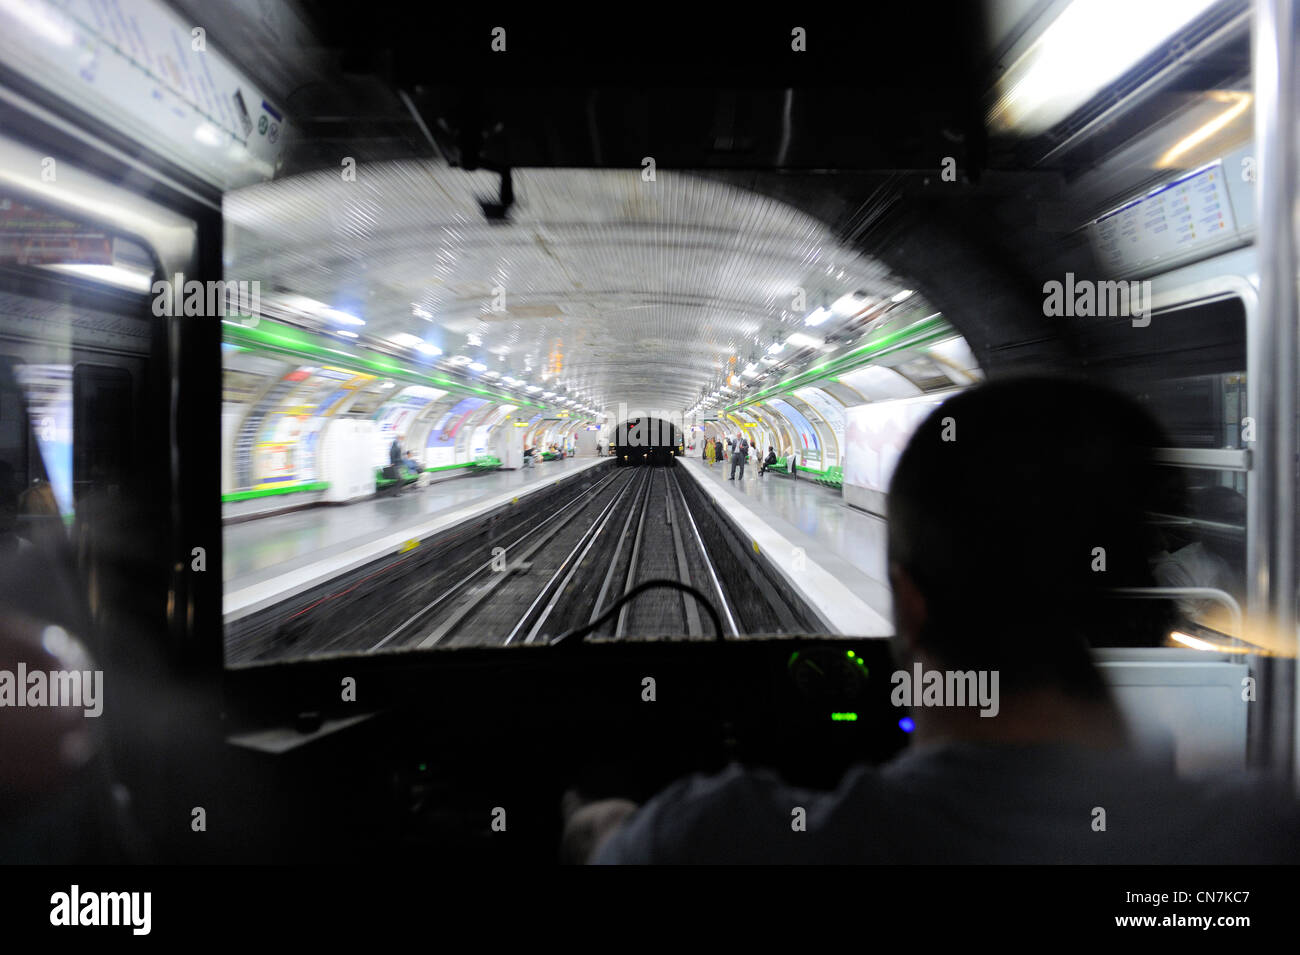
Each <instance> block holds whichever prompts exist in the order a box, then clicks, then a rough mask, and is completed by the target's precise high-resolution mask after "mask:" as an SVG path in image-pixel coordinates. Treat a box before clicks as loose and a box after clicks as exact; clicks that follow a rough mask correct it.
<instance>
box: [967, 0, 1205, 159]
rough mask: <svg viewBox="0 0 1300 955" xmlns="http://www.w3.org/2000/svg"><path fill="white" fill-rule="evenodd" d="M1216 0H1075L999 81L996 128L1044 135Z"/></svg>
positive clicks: (991, 114) (991, 118)
mask: <svg viewBox="0 0 1300 955" xmlns="http://www.w3.org/2000/svg"><path fill="white" fill-rule="evenodd" d="M1215 2H1217V0H1141V2H1138V3H1134V2H1133V0H1073V2H1072V3H1071V4H1070V5H1069V6H1067V7H1066V8H1065V10H1063V11H1062V12H1061V15H1060V16H1058V17H1057V18H1056V19H1055V20H1054V21H1053V22H1052V23H1051V24H1050V25H1049V26H1048V27H1047V28H1046V29H1045V30H1043V32H1042V33H1041V34H1040V35H1039V36H1038V38H1037V39H1036V40H1034V42H1033V44H1032V45H1031V46H1030V47H1029V49H1028V50H1026V51H1025V53H1024V54H1023V55H1022V56H1021V57H1020V58H1019V59H1018V60H1016V61H1015V63H1013V64H1011V66H1010V68H1008V69H1007V71H1006V73H1004V74H1003V76H1002V78H1001V79H1000V80H998V83H997V86H996V87H995V89H996V93H997V96H998V99H997V102H996V103H995V104H994V106H993V108H992V109H991V110H990V111H989V115H988V123H989V126H990V128H992V129H993V131H994V132H999V133H1007V132H1012V131H1014V132H1017V133H1019V134H1022V135H1027V136H1036V135H1038V134H1039V133H1043V132H1046V131H1047V130H1048V129H1050V128H1051V127H1052V126H1055V125H1056V124H1057V123H1059V122H1060V121H1061V120H1063V119H1065V118H1066V117H1068V116H1069V115H1071V114H1072V113H1074V112H1075V111H1076V110H1078V109H1079V108H1080V107H1081V106H1083V105H1084V104H1085V103H1087V102H1088V101H1089V100H1090V99H1092V98H1093V97H1094V96H1096V95H1098V94H1099V93H1101V92H1102V91H1103V90H1104V89H1105V88H1106V87H1107V86H1109V85H1111V84H1112V83H1114V82H1115V81H1116V80H1118V79H1119V78H1120V77H1121V76H1123V75H1124V74H1125V73H1127V72H1128V71H1129V70H1130V69H1132V68H1133V67H1134V66H1136V65H1137V64H1138V63H1139V62H1141V61H1142V60H1143V59H1144V58H1145V57H1146V56H1148V55H1149V54H1150V53H1151V52H1152V51H1153V50H1155V49H1156V48H1157V47H1159V46H1160V45H1161V44H1162V43H1164V42H1165V41H1166V40H1168V39H1169V38H1170V37H1172V36H1173V35H1174V34H1176V33H1178V32H1179V31H1180V30H1182V29H1183V28H1184V27H1186V26H1187V25H1188V24H1189V23H1191V22H1192V21H1193V20H1195V19H1196V18H1197V17H1199V16H1200V15H1201V14H1202V13H1203V12H1205V10H1207V9H1209V7H1211V6H1212V5H1213V4H1214V3H1215Z"/></svg>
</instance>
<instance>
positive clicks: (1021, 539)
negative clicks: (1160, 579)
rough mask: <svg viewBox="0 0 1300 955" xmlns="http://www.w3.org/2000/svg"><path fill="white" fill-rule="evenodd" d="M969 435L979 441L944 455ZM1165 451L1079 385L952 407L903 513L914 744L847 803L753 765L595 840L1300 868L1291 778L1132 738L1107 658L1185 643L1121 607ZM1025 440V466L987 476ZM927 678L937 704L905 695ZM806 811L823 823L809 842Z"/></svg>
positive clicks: (697, 853)
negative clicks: (1099, 653) (936, 689)
mask: <svg viewBox="0 0 1300 955" xmlns="http://www.w3.org/2000/svg"><path fill="white" fill-rule="evenodd" d="M954 420H955V421H958V422H960V424H961V427H963V428H964V429H965V430H964V431H963V432H962V437H961V440H959V441H950V440H946V434H945V431H944V429H945V427H947V425H946V424H945V422H952V421H954ZM1166 441H1167V439H1166V438H1165V437H1164V436H1163V435H1162V434H1161V433H1160V429H1159V427H1158V426H1157V425H1156V424H1155V422H1154V421H1153V420H1152V419H1151V417H1150V416H1149V413H1148V412H1147V411H1145V410H1144V409H1143V408H1142V407H1141V406H1139V405H1137V404H1135V403H1134V402H1133V401H1132V400H1130V399H1128V398H1126V397H1121V396H1120V395H1117V394H1115V393H1113V392H1110V391H1107V390H1104V389H1101V388H1098V387H1096V386H1093V385H1090V384H1086V383H1083V382H1077V381H1069V380H1062V379H1029V380H1021V381H1016V380H1010V381H1002V382H998V383H994V384H985V385H980V386H977V387H975V388H972V389H970V390H969V391H965V392H962V393H961V394H958V395H956V396H954V397H951V398H949V399H948V400H947V401H945V402H944V403H943V405H942V406H941V407H940V408H939V409H937V410H935V411H934V412H933V413H931V415H930V416H929V417H928V418H926V419H925V421H924V422H922V424H921V426H920V427H919V428H918V429H917V430H916V432H915V434H914V435H913V436H912V439H911V441H909V442H908V445H907V447H906V449H905V450H904V451H903V454H902V456H901V457H900V458H899V461H898V466H897V468H896V469H895V471H894V475H893V479H892V481H891V483H890V487H889V496H888V503H887V507H888V512H889V525H888V527H889V532H888V553H887V563H888V568H889V579H890V584H891V589H892V592H893V614H894V622H895V636H894V637H893V638H892V641H891V646H892V649H893V650H894V654H895V665H896V666H897V667H898V670H897V671H896V672H895V674H894V680H892V681H891V682H893V683H894V684H895V688H896V690H895V693H894V694H893V696H895V697H901V698H902V699H901V700H900V699H894V700H893V701H892V702H894V705H896V706H900V707H902V706H904V705H910V714H909V715H908V717H907V720H908V721H909V722H911V723H912V724H913V726H914V729H913V730H912V732H911V740H910V745H909V746H908V747H907V748H906V749H904V750H903V751H902V753H901V754H899V755H898V756H895V757H894V758H892V759H891V760H889V761H888V762H886V763H884V764H883V765H880V766H868V765H860V766H857V767H854V768H852V769H850V770H849V772H848V773H847V775H846V776H845V777H844V778H843V780H842V781H841V782H840V784H839V785H838V786H837V787H836V788H835V789H834V790H831V791H824V792H814V791H810V790H795V789H792V788H790V787H789V786H787V785H786V784H785V783H784V782H782V781H781V780H780V779H779V778H777V776H775V775H774V774H772V773H768V772H764V771H761V770H752V769H747V768H743V767H741V766H739V765H733V766H732V767H731V768H729V769H728V770H726V771H725V772H723V773H720V774H717V775H712V776H694V777H692V778H689V779H685V780H682V781H680V782H678V783H676V784H674V785H673V786H671V787H669V788H668V789H667V790H665V791H664V792H662V793H660V794H659V795H658V796H656V797H655V798H654V799H653V800H651V801H650V802H649V803H647V804H646V805H645V806H643V807H641V808H640V809H639V810H638V811H637V812H636V813H635V815H632V816H631V817H630V818H628V817H627V813H626V812H624V813H623V817H622V818H624V819H625V822H623V823H622V825H621V828H620V829H619V830H618V831H616V832H614V833H613V834H609V832H608V830H607V831H606V832H603V833H597V834H596V835H597V838H594V839H593V840H592V841H591V844H592V845H596V846H600V849H599V857H598V859H597V860H596V861H600V862H632V863H651V862H655V863H691V862H694V863H755V862H762V863H769V864H772V863H778V864H779V863H790V862H815V863H878V864H906V863H935V862H942V863H949V864H998V863H1037V864H1042V863H1108V864H1143V865H1152V864H1161V865H1169V864H1205V863H1211V864H1241V863H1268V864H1277V863H1292V864H1294V863H1295V862H1296V861H1297V859H1300V805H1298V804H1297V802H1296V799H1295V795H1294V793H1293V792H1290V791H1289V787H1288V786H1285V785H1284V783H1285V781H1284V780H1281V779H1279V780H1277V781H1275V782H1269V781H1265V780H1261V779H1258V778H1254V779H1252V778H1250V777H1248V776H1244V775H1239V774H1231V775H1225V776H1224V777H1223V778H1219V779H1191V778H1184V777H1180V776H1179V775H1178V774H1177V773H1176V771H1175V763H1174V760H1173V758H1172V757H1173V754H1172V753H1163V754H1154V755H1153V754H1148V753H1147V752H1146V751H1144V750H1141V749H1137V748H1135V747H1134V746H1133V744H1132V742H1131V740H1132V737H1131V736H1130V734H1129V731H1128V729H1127V727H1126V725H1125V721H1124V719H1123V717H1122V716H1121V713H1120V711H1119V708H1118V707H1117V705H1116V702H1115V699H1114V697H1113V696H1112V693H1111V690H1110V689H1109V687H1108V685H1107V682H1106V680H1105V679H1104V678H1103V676H1102V674H1101V672H1100V671H1099V669H1098V667H1097V666H1096V664H1095V662H1094V659H1093V654H1092V652H1091V648H1092V647H1093V646H1098V645H1100V646H1117V645H1125V644H1117V643H1116V642H1115V641H1116V640H1124V641H1126V645H1131V646H1141V645H1146V646H1158V645H1160V643H1161V642H1163V640H1164V639H1165V635H1166V634H1167V633H1168V632H1169V625H1170V620H1169V619H1168V617H1167V613H1166V611H1165V610H1164V609H1158V610H1152V609H1151V608H1148V609H1145V610H1144V609H1141V608H1139V607H1138V606H1137V605H1135V603H1134V602H1131V601H1124V600H1117V599H1115V592H1114V589H1115V588H1118V587H1143V586H1150V585H1151V570H1150V567H1149V564H1148V560H1149V557H1150V554H1149V551H1150V537H1149V534H1148V529H1147V525H1146V523H1145V521H1146V514H1148V513H1149V512H1150V511H1152V510H1155V507H1154V506H1153V505H1155V504H1156V502H1157V499H1158V492H1159V485H1160V478H1159V476H1158V473H1157V467H1156V465H1155V463H1154V462H1153V460H1152V455H1151V450H1152V449H1154V448H1160V447H1166V446H1167V443H1166ZM1013 443H1014V444H1017V447H1018V450H1017V451H1016V456H1015V460H1014V461H1013V462H1009V464H1010V466H1009V467H1005V468H1003V467H999V468H990V467H988V462H989V461H993V460H999V459H1000V457H999V456H1000V455H1003V454H1004V451H1005V449H1006V448H1007V447H1008V446H1009V445H1011V444H1013ZM1084 449H1086V452H1085V450H1084ZM1102 542H1104V547H1105V553H1106V572H1105V573H1095V572H1094V571H1095V569H1096V568H1095V566H1094V564H1093V558H1092V556H1091V555H1093V554H1095V553H1096V550H1094V548H1097V547H1100V546H1103V543H1102ZM1152 607H1156V608H1158V607H1159V605H1158V604H1155V602H1152ZM913 672H915V674H916V680H917V681H918V682H921V675H922V673H925V674H926V677H927V678H926V679H925V680H924V683H925V685H926V694H927V698H926V700H925V702H924V703H921V702H920V696H921V694H920V692H919V688H915V687H914V688H913V689H914V690H915V692H912V693H911V695H910V704H909V698H908V691H903V692H902V693H899V692H898V690H899V689H900V688H901V687H902V686H904V684H900V683H899V682H898V680H899V679H900V678H901V676H906V675H908V674H911V673H913ZM954 673H957V674H958V675H959V676H960V675H961V674H963V673H964V674H967V675H969V676H971V677H972V678H973V677H974V676H975V675H976V674H980V678H981V679H983V678H985V677H987V678H988V685H990V686H993V687H996V689H993V690H992V692H991V693H984V692H983V691H981V698H987V699H989V700H990V703H991V701H996V704H995V705H996V707H997V708H996V712H994V711H993V708H992V705H989V706H987V707H983V708H982V704H976V705H972V703H970V702H966V703H965V704H964V705H963V703H962V702H956V703H954V702H953V700H951V699H950V700H949V701H948V703H949V705H933V704H931V702H930V700H929V698H928V694H929V692H930V690H929V687H930V686H931V680H930V679H928V677H930V676H933V675H935V674H938V675H939V677H940V680H939V684H940V685H942V684H943V682H944V678H945V675H946V678H947V681H948V684H949V685H950V686H951V685H952V682H951V681H952V680H953V674H954ZM900 675H901V676H900ZM994 676H996V677H997V678H998V682H997V683H994V682H993V677H994ZM950 692H951V691H950ZM963 697H964V694H963ZM939 702H943V700H942V698H941V699H940V700H939ZM901 712H903V711H902V710H901V709H900V713H901ZM983 716H993V717H995V718H993V719H982V718H981V717H983ZM593 805H594V804H593ZM792 806H798V807H803V808H804V810H805V816H804V818H805V819H806V827H805V828H804V829H802V830H800V831H796V832H792V831H791V825H790V815H791V807H792ZM1094 807H1099V808H1094ZM1100 808H1104V810H1105V816H1104V817H1102V816H1100V815H1099V812H1100ZM1099 818H1104V820H1105V822H1106V823H1107V825H1105V826H1104V827H1099V826H1098V825H1097V824H1096V823H1097V821H1098V819H1099Z"/></svg>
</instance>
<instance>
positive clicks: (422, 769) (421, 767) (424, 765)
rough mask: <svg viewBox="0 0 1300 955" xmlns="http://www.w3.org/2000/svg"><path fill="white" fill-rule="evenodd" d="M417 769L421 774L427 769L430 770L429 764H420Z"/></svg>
mask: <svg viewBox="0 0 1300 955" xmlns="http://www.w3.org/2000/svg"><path fill="white" fill-rule="evenodd" d="M416 768H417V769H419V771H420V772H424V771H425V770H426V769H428V768H429V764H428V763H421V764H420V765H419V766H417V767H416Z"/></svg>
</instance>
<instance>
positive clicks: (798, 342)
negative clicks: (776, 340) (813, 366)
mask: <svg viewBox="0 0 1300 955" xmlns="http://www.w3.org/2000/svg"><path fill="white" fill-rule="evenodd" d="M785 343H786V344H787V345H793V346H794V347H795V348H816V347H818V346H819V345H824V344H826V340H825V339H824V338H813V337H812V336H811V335H804V334H802V333H800V332H795V333H794V334H793V335H791V336H790V337H789V338H787V339H786V340H785Z"/></svg>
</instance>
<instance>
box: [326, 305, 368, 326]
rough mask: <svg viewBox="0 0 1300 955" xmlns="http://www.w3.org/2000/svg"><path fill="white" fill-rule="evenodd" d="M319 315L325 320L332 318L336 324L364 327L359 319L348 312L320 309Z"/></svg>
mask: <svg viewBox="0 0 1300 955" xmlns="http://www.w3.org/2000/svg"><path fill="white" fill-rule="evenodd" d="M320 314H321V315H323V316H325V317H326V318H332V319H334V321H336V322H342V323H343V324H344V325H364V324H365V322H363V321H362V320H361V319H359V318H357V317H356V316H355V315H353V314H352V313H350V312H344V311H340V310H339V309H337V308H322V309H321V310H320Z"/></svg>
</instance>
